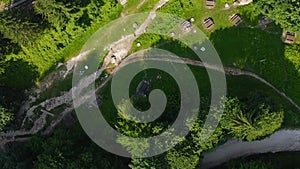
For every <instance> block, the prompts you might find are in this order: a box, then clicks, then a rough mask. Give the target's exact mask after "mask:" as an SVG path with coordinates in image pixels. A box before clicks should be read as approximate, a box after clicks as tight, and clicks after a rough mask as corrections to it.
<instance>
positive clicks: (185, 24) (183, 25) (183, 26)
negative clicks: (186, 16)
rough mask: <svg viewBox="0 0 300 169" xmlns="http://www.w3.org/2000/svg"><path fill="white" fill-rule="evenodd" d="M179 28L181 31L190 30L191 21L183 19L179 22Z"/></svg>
mask: <svg viewBox="0 0 300 169" xmlns="http://www.w3.org/2000/svg"><path fill="white" fill-rule="evenodd" d="M180 29H181V30H182V31H183V32H190V31H191V30H192V24H191V22H189V21H183V22H182V23H181V24H180Z"/></svg>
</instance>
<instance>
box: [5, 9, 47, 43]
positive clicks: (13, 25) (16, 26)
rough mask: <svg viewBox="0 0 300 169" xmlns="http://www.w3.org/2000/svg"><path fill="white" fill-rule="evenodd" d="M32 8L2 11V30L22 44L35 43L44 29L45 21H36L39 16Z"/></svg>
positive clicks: (15, 41)
mask: <svg viewBox="0 0 300 169" xmlns="http://www.w3.org/2000/svg"><path fill="white" fill-rule="evenodd" d="M31 15H34V14H33V13H32V11H30V10H27V11H25V10H22V9H16V10H12V11H5V12H1V13H0V23H1V24H0V32H1V33H2V34H3V35H4V37H5V38H7V39H11V40H12V41H13V42H14V43H18V44H19V45H21V46H29V45H32V44H34V43H35V42H36V41H37V39H38V37H39V36H40V34H41V33H42V30H43V22H40V23H37V22H36V21H34V20H35V19H36V18H39V17H38V16H37V15H36V16H31Z"/></svg>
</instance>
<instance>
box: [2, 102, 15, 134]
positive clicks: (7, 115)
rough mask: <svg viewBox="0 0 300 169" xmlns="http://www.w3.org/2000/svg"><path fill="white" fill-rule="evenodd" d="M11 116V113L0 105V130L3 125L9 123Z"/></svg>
mask: <svg viewBox="0 0 300 169" xmlns="http://www.w3.org/2000/svg"><path fill="white" fill-rule="evenodd" d="M12 118H13V115H12V114H11V113H10V112H8V111H7V110H6V109H5V108H3V107H1V106H0V131H2V130H3V128H4V126H5V125H6V124H7V123H9V122H10V121H11V120H12Z"/></svg>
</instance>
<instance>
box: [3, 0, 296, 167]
mask: <svg viewBox="0 0 300 169" xmlns="http://www.w3.org/2000/svg"><path fill="white" fill-rule="evenodd" d="M1 2H2V3H3V4H7V3H9V2H10V1H9V0H1V1H0V3H1ZM170 4H171V5H169V6H166V8H163V9H162V11H161V12H167V13H172V14H175V15H178V16H182V17H184V9H183V8H190V7H191V6H193V4H192V3H191V1H189V0H173V1H171V3H170ZM122 10H123V7H122V6H121V5H120V4H119V2H118V1H117V0H37V1H35V3H29V4H26V5H25V6H21V7H17V8H12V9H8V10H3V11H0V130H1V131H3V130H5V129H7V128H13V127H14V125H13V123H12V122H13V121H14V113H16V112H17V111H18V109H19V108H20V105H21V104H22V101H23V100H24V99H25V98H26V91H28V90H30V89H31V88H32V87H34V86H36V85H38V84H39V83H38V82H39V81H40V80H41V79H43V78H44V77H45V76H47V74H49V73H50V72H51V71H53V70H54V68H55V67H56V66H57V65H58V63H60V62H65V61H67V60H68V59H70V58H71V57H74V56H76V55H77V54H79V52H80V49H81V47H82V46H83V45H84V44H85V42H86V41H87V40H88V38H89V37H90V36H91V35H92V34H93V33H94V32H95V31H97V30H98V29H99V28H101V27H102V26H103V25H105V24H106V23H108V22H110V21H112V20H114V19H116V18H118V17H120V15H121V12H122ZM251 10H253V11H255V12H254V13H256V15H257V16H261V15H264V16H267V17H268V18H269V19H271V20H274V21H275V24H276V25H279V26H280V27H281V28H282V29H284V30H290V31H293V32H297V33H298V32H300V16H299V13H300V1H297V0H255V1H254V4H253V6H251ZM154 39H155V38H154ZM149 43H150V41H149ZM284 48H285V54H284V55H285V57H286V59H288V60H289V61H290V62H291V63H292V64H293V66H294V67H295V69H296V70H297V71H298V73H299V76H300V47H299V46H298V45H288V46H285V47H284ZM174 86H175V85H174ZM169 90H170V91H171V92H170V94H171V98H178V93H176V87H175V88H174V89H173V88H170V89H169ZM259 97H261V96H259ZM223 99H224V101H225V103H226V104H225V105H224V107H222V108H220V107H217V106H215V107H214V106H212V107H210V105H209V101H208V100H209V98H207V97H203V98H202V103H201V104H202V105H203V106H201V109H200V110H199V117H198V120H197V121H196V123H195V124H194V125H193V126H192V128H191V131H190V133H189V135H188V136H186V137H185V138H180V139H181V142H180V144H178V145H176V146H175V147H174V148H172V149H171V150H169V151H167V152H165V153H164V154H161V155H158V156H154V157H151V158H143V159H140V158H132V159H128V158H123V157H119V156H116V155H113V154H110V153H108V152H106V151H104V150H103V149H101V148H99V147H98V146H97V145H96V144H95V143H93V142H92V141H91V140H90V139H89V138H88V136H87V135H86V134H85V133H84V131H83V130H82V129H81V127H80V125H79V123H78V122H76V123H75V124H74V125H73V126H72V127H66V126H64V125H63V124H62V125H61V126H60V128H59V129H57V131H55V133H54V134H53V135H52V136H51V137H48V136H42V135H36V136H33V137H32V139H31V140H30V141H28V142H26V143H20V144H16V145H13V146H11V147H10V148H11V151H9V152H1V153H0V164H1V166H0V168H1V169H29V168H36V169H54V168H55V169H122V168H132V169H144V168H157V169H158V168H159V169H164V168H166V169H168V168H172V169H175V168H180V169H181V168H199V167H200V166H201V160H202V159H201V158H202V156H201V154H202V152H203V151H207V150H210V149H212V148H213V147H215V146H217V145H219V144H222V143H224V142H225V141H226V140H228V139H231V138H236V139H241V140H245V141H254V140H259V139H263V138H265V137H267V136H269V135H271V134H272V133H273V132H274V131H276V130H278V129H279V128H280V127H281V126H282V124H283V122H284V118H285V113H286V112H284V110H283V109H282V108H281V107H280V106H278V105H274V104H273V102H272V101H264V100H263V99H262V98H258V97H252V96H247V97H246V96H245V97H243V98H242V99H240V98H238V97H236V96H234V95H233V96H227V97H224V98H223ZM135 101H136V102H137V103H135V105H137V107H138V106H139V105H140V108H141V109H145V107H143V104H141V103H139V100H133V101H124V103H123V105H119V107H118V108H119V109H123V110H122V111H129V110H124V109H126V104H130V103H131V102H135ZM143 103H144V102H143ZM178 106H179V103H178V100H176V99H174V100H172V101H171V102H170V103H169V105H168V109H167V110H166V111H165V112H164V113H165V115H164V116H163V117H162V119H161V121H159V122H157V123H151V124H139V123H134V122H131V121H129V120H124V119H123V118H122V116H121V115H120V114H118V112H116V114H117V117H116V118H115V119H116V121H114V122H113V125H114V126H113V127H114V128H115V129H116V130H117V131H119V132H121V133H123V134H125V135H127V136H132V137H147V136H150V135H156V134H159V133H161V132H162V131H163V130H164V129H165V128H166V127H168V126H169V124H170V123H172V122H173V120H174V119H172V118H170V117H171V116H172V113H173V112H176V111H178ZM209 108H211V109H213V110H214V111H216V112H218V111H221V110H222V109H224V114H223V116H222V119H221V121H220V124H219V126H218V127H217V129H216V130H215V131H214V133H213V135H212V136H211V137H210V138H209V139H208V140H206V141H205V142H201V140H199V138H201V131H202V128H203V125H204V121H205V119H206V115H207V112H208V109H209ZM118 143H120V144H121V145H122V146H123V147H124V148H125V149H126V150H127V151H128V152H129V153H130V154H131V155H132V156H136V155H138V154H140V153H143V152H146V151H147V149H148V148H149V147H147V144H144V145H137V144H135V143H134V142H128V140H126V139H123V138H122V137H120V138H118ZM233 168H237V169H256V168H261V169H267V168H272V165H271V164H269V163H264V162H262V161H254V162H253V161H248V162H245V163H243V164H238V165H235V166H233V167H232V169H233Z"/></svg>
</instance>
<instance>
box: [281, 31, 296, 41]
mask: <svg viewBox="0 0 300 169" xmlns="http://www.w3.org/2000/svg"><path fill="white" fill-rule="evenodd" d="M296 38H297V35H296V34H295V33H291V32H286V33H285V36H284V42H285V43H289V44H293V43H295V42H296Z"/></svg>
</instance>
